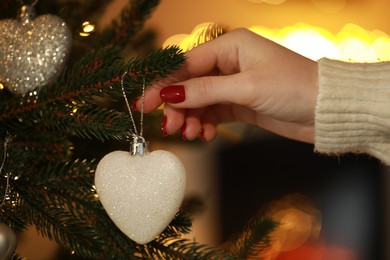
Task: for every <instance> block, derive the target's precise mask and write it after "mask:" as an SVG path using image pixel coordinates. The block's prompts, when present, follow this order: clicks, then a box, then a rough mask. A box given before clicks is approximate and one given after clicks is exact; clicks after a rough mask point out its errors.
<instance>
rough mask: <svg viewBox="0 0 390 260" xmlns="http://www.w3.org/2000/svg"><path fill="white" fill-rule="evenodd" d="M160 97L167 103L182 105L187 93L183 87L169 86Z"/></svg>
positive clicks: (161, 92)
mask: <svg viewBox="0 0 390 260" xmlns="http://www.w3.org/2000/svg"><path fill="white" fill-rule="evenodd" d="M160 97H161V99H162V100H163V101H164V102H167V103H180V102H183V101H184V100H185V98H186V97H185V92H184V86H183V85H172V86H167V87H165V88H163V89H161V91H160Z"/></svg>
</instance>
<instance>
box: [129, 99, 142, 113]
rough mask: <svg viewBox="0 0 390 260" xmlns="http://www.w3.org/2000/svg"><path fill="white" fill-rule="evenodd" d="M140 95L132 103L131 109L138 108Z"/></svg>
mask: <svg viewBox="0 0 390 260" xmlns="http://www.w3.org/2000/svg"><path fill="white" fill-rule="evenodd" d="M139 98H140V97H137V98H135V99H134V100H133V103H131V106H130V108H131V110H137V101H138V100H139Z"/></svg>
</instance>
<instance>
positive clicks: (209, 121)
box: [199, 107, 219, 142]
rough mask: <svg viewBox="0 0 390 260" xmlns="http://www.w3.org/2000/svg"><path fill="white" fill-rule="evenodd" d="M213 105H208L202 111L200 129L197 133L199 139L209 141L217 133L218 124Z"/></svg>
mask: <svg viewBox="0 0 390 260" xmlns="http://www.w3.org/2000/svg"><path fill="white" fill-rule="evenodd" d="M210 110H214V108H213V107H209V108H208V109H207V110H206V111H205V112H204V113H203V116H202V118H201V122H202V131H201V133H200V134H199V138H200V140H202V141H203V142H210V141H212V140H213V139H214V138H215V137H216V135H217V126H218V124H219V122H218V119H217V115H216V113H214V111H210Z"/></svg>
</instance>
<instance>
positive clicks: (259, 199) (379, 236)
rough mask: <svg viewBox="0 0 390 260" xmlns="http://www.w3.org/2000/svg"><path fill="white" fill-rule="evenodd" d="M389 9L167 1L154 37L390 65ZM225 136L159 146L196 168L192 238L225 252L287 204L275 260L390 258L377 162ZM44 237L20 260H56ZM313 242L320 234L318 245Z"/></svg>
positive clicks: (109, 15) (348, 0)
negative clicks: (217, 32) (228, 41)
mask: <svg viewBox="0 0 390 260" xmlns="http://www.w3.org/2000/svg"><path fill="white" fill-rule="evenodd" d="M126 3H127V0H115V1H113V2H112V4H111V5H109V6H108V8H107V11H106V13H105V14H104V15H103V18H102V19H101V20H99V21H98V23H97V24H96V29H97V30H99V29H101V28H104V26H105V25H107V24H108V23H109V22H110V21H111V19H113V18H114V17H116V15H117V14H118V13H119V11H120V10H121V8H122V7H123V6H124V5H125V4H126ZM388 10H390V1H388V0H212V1H210V0H197V1H189V0H162V1H161V2H160V5H159V6H158V7H157V8H156V10H155V11H154V12H153V13H152V15H151V17H150V19H149V20H148V21H147V23H146V27H145V32H146V33H148V34H149V35H150V37H151V41H152V42H153V44H155V47H161V46H166V45H171V44H175V45H180V46H181V47H182V48H183V49H184V50H187V49H190V48H192V47H193V46H195V45H196V44H199V42H197V41H195V40H194V39H198V38H199V37H203V38H204V39H203V40H207V39H208V38H207V34H204V32H205V30H207V28H219V27H221V28H222V27H223V28H224V30H227V31H228V30H232V29H234V28H238V27H246V28H249V29H251V30H253V31H255V32H257V33H259V34H262V35H264V36H265V37H268V38H271V39H272V40H275V41H277V42H279V43H280V44H283V45H285V46H286V47H288V48H290V49H292V50H294V51H297V52H299V53H301V54H303V55H305V56H307V57H309V58H311V59H318V58H320V57H329V58H336V59H342V60H348V61H359V62H372V61H390V38H389V35H390V23H389V20H388ZM205 28H206V29H205ZM194 42H196V43H194ZM219 131H220V134H219V136H218V138H217V139H216V140H214V141H213V142H212V143H208V144H204V143H199V142H192V143H188V142H187V143H186V142H170V139H169V138H167V140H166V142H162V143H159V144H155V146H160V147H159V148H164V149H167V150H171V151H172V152H174V153H175V154H177V155H178V156H179V157H180V158H181V159H182V160H183V162H184V163H185V166H186V168H187V171H188V176H189V178H188V190H187V199H186V203H188V204H189V206H190V207H192V209H193V213H194V228H193V232H192V233H191V235H190V238H191V239H194V240H196V241H199V242H202V243H207V244H210V245H213V246H218V245H220V244H222V243H224V241H226V240H227V239H228V238H230V237H231V236H234V234H236V233H237V232H239V231H240V230H242V229H243V227H244V226H245V224H246V223H247V222H248V220H249V219H250V218H251V217H252V216H253V215H255V214H256V213H257V212H258V211H259V209H263V208H264V207H266V206H267V207H268V206H269V205H270V204H272V203H271V202H273V201H275V200H276V201H279V200H280V199H281V198H282V200H284V201H286V198H287V201H289V202H288V203H287V204H288V205H289V206H284V207H283V209H286V208H289V209H290V210H287V211H284V212H287V213H285V214H284V215H283V214H282V216H281V218H283V219H286V218H285V217H286V216H287V219H289V221H290V222H289V223H290V224H291V225H292V226H293V227H295V229H296V230H298V231H295V233H294V232H292V231H291V230H290V231H285V232H284V233H282V234H279V235H278V236H279V237H278V238H279V241H280V244H278V246H276V247H277V248H276V249H275V250H276V251H277V253H275V254H274V255H273V258H270V259H275V258H276V257H279V258H278V259H300V260H303V259H306V258H303V257H302V256H301V258H299V257H298V258H297V257H295V258H293V257H292V256H291V257H290V258H289V256H288V255H287V254H285V255H283V254H282V253H283V252H282V251H283V250H282V249H283V248H287V249H288V250H287V249H286V250H285V251H292V249H297V248H302V247H304V246H305V245H309V246H310V248H311V249H313V248H314V251H315V250H317V251H318V250H319V251H321V252H322V253H323V251H324V250H325V249H324V245H325V247H326V248H332V249H334V250H333V251H332V252H335V253H334V255H333V257H328V258H321V259H332V260H343V259H345V260H347V259H363V260H365V259H390V252H389V250H388V248H390V247H389V246H388V245H387V243H388V242H389V241H390V227H389V221H388V219H389V217H390V201H389V200H388V198H389V196H390V194H389V193H388V190H389V186H390V178H389V176H390V175H389V174H390V173H389V172H388V169H386V168H384V167H383V166H382V165H380V164H379V163H378V162H377V161H376V160H375V159H373V158H369V157H367V156H355V155H347V156H343V157H338V158H333V157H332V158H329V157H325V156H322V155H319V154H315V153H313V146H312V145H308V144H303V143H299V142H294V141H291V140H287V139H283V138H280V137H278V136H275V135H273V134H271V133H267V132H264V131H262V130H260V129H256V128H252V127H248V126H244V125H239V124H230V125H225V126H222V127H220V129H219ZM297 194H299V196H298V199H297ZM308 201H309V202H308ZM308 204H310V207H311V210H300V212H306V213H307V212H311V213H310V214H308V215H309V217H310V218H307V216H308V215H299V214H298V215H297V214H295V213H296V210H294V209H296V208H299V209H302V207H303V206H304V208H305V209H307V205H308ZM278 205H279V204H278ZM291 209H292V210H291ZM278 212H280V211H278ZM275 215H278V216H280V214H276V213H275ZM305 216H306V218H305ZM294 218H295V219H298V220H296V221H295V222H294V221H293V219H294ZM308 219H309V220H310V221H309V220H308ZM302 222H303V223H304V224H305V223H307V225H309V226H310V227H309V229H310V232H306V233H305V234H302V232H299V231H302V230H306V229H307V228H308V227H307V225H306V226H305V225H302ZM292 230H293V229H292ZM315 231H318V232H317V233H316V232H315ZM34 232H35V231H33V230H31V233H28V234H26V235H25V237H24V240H23V239H22V241H21V242H20V245H19V247H20V249H19V252H20V253H21V254H22V255H24V256H26V257H27V259H40V260H42V259H53V258H51V256H50V252H51V249H50V248H52V249H53V251H55V250H56V246H55V245H54V244H52V243H51V242H48V241H45V240H44V239H42V241H41V240H39V243H38V245H33V244H31V241H30V242H29V239H28V238H29V237H33V236H32V234H34ZM289 232H290V233H289ZM308 233H310V234H313V233H315V235H314V239H315V243H314V244H313V243H312V242H313V241H311V240H310V239H313V237H312V235H308ZM282 237H284V238H282ZM35 240H36V239H35ZM318 241H321V243H318ZM310 252H312V251H310ZM330 254H332V253H330ZM276 255H279V256H276ZM290 255H292V254H290ZM283 257H284V258H283ZM316 259H317V258H316ZM318 259H320V258H318ZM312 260H314V258H312Z"/></svg>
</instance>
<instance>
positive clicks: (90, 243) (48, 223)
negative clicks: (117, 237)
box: [18, 183, 104, 258]
mask: <svg viewBox="0 0 390 260" xmlns="http://www.w3.org/2000/svg"><path fill="white" fill-rule="evenodd" d="M28 186H29V185H28ZM18 188H19V190H20V194H21V199H22V201H23V206H20V213H21V214H23V215H25V216H26V218H27V219H28V220H29V222H30V224H32V225H34V226H35V227H36V228H37V230H38V232H39V233H40V234H41V235H42V236H44V237H48V238H49V239H50V240H55V241H56V242H57V243H59V244H60V245H62V246H63V247H64V248H67V249H69V250H74V251H75V252H76V254H78V255H80V256H83V257H86V258H96V257H98V256H99V254H100V253H101V251H102V248H103V246H104V245H103V243H102V241H101V240H99V239H98V235H97V233H96V230H95V229H94V227H93V226H92V225H91V224H89V223H86V222H85V221H84V220H82V219H78V218H75V214H73V213H72V212H70V211H69V210H68V209H67V208H65V207H59V206H58V204H60V202H61V200H60V201H59V200H58V197H55V196H49V194H47V193H46V192H45V190H40V189H29V187H26V186H25V185H21V183H19V186H18Z"/></svg>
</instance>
